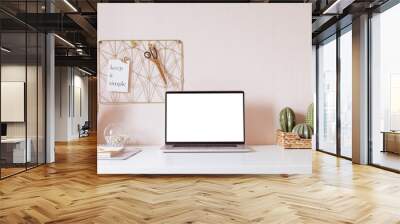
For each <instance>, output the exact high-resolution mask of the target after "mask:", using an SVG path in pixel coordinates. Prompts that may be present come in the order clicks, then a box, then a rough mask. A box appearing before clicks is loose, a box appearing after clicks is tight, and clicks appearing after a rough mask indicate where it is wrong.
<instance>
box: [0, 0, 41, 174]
mask: <svg viewBox="0 0 400 224" xmlns="http://www.w3.org/2000/svg"><path fill="white" fill-rule="evenodd" d="M38 2H39V1H35V2H30V3H29V4H28V5H27V3H26V2H24V1H20V2H19V3H18V7H19V8H20V9H23V10H24V11H25V12H34V11H32V10H39V5H38V4H39V3H38ZM1 4H2V3H0V6H1ZM34 4H37V5H34ZM0 20H2V21H5V20H7V21H8V23H10V22H11V23H13V24H12V27H13V29H12V30H10V29H9V27H7V23H3V22H0V26H1V27H0V47H1V48H0V49H1V50H0V51H1V56H0V68H1V69H0V81H1V86H0V90H1V91H0V92H1V98H0V102H1V105H0V111H1V115H0V121H1V144H0V178H1V179H3V178H6V177H8V176H11V175H14V174H16V173H19V172H23V171H25V170H27V169H30V168H33V167H36V166H38V165H40V164H43V163H45V156H46V155H45V89H46V88H45V87H46V86H45V58H46V54H45V41H46V40H45V35H44V34H43V33H41V32H39V31H37V30H35V29H34V28H32V27H30V26H28V25H27V24H24V23H22V22H18V21H15V20H14V18H12V17H11V16H10V15H8V14H4V13H3V12H0Z"/></svg>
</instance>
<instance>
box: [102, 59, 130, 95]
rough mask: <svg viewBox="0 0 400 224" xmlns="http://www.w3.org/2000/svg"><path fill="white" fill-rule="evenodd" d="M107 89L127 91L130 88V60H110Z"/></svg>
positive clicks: (110, 90)
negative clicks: (125, 61)
mask: <svg viewBox="0 0 400 224" xmlns="http://www.w3.org/2000/svg"><path fill="white" fill-rule="evenodd" d="M107 76H108V77H107V90H108V91H109V92H120V93H127V92H128V90H129V62H127V63H124V62H122V61H121V60H119V59H112V60H110V61H109V62H108V74H107Z"/></svg>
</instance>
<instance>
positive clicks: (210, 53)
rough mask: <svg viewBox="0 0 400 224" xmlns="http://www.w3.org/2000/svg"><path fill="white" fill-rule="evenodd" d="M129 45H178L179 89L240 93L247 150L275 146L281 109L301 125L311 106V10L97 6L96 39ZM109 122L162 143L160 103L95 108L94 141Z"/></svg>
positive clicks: (245, 6) (257, 6) (259, 6)
mask: <svg viewBox="0 0 400 224" xmlns="http://www.w3.org/2000/svg"><path fill="white" fill-rule="evenodd" d="M289 15H290V16H289ZM131 39H133V40H134V39H137V40H157V39H173V40H175V39H179V40H182V41H183V48H184V75H185V84H184V89H185V90H244V91H245V92H246V140H247V143H248V144H273V143H274V141H275V137H274V135H275V130H276V129H277V128H278V127H279V122H278V114H279V111H280V109H281V108H283V107H285V106H290V107H292V108H293V109H294V110H295V111H296V112H297V117H298V118H300V119H299V120H300V121H302V120H303V119H304V113H305V111H306V109H307V106H308V105H309V104H310V103H311V102H312V99H313V97H312V92H313V91H312V90H313V86H312V57H311V55H312V46H311V5H310V4H262V3H257V4H255V3H254V4H147V3H146V4H115V3H113V4H99V7H98V40H131ZM99 91H104V90H101V89H100V90H99ZM110 122H115V123H123V125H124V127H125V129H126V130H127V132H128V133H129V135H130V136H132V138H133V139H135V140H136V142H137V143H138V144H162V143H163V142H164V105H163V104H122V105H103V104H100V105H99V114H98V135H99V138H98V141H99V142H100V143H102V142H103V141H104V139H103V131H102V130H103V129H104V128H105V126H106V125H107V124H108V123H110Z"/></svg>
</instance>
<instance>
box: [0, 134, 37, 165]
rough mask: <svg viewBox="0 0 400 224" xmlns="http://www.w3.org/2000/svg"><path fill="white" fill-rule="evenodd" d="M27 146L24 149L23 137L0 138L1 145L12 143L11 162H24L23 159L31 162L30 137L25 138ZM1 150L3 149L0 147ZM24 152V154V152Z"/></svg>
mask: <svg viewBox="0 0 400 224" xmlns="http://www.w3.org/2000/svg"><path fill="white" fill-rule="evenodd" d="M27 142H28V144H27V146H28V147H26V151H25V138H6V139H1V144H2V145H14V147H13V149H12V150H13V152H12V156H13V160H12V162H13V163H25V160H26V159H27V161H26V162H31V160H32V159H31V157H32V153H31V151H32V150H31V144H32V141H31V139H30V138H28V139H27ZM2 150H3V149H2ZM25 153H26V154H25Z"/></svg>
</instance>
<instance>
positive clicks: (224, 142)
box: [161, 91, 252, 153]
mask: <svg viewBox="0 0 400 224" xmlns="http://www.w3.org/2000/svg"><path fill="white" fill-rule="evenodd" d="M244 118H245V117H244V92H243V91H179V92H178V91H167V92H166V93H165V145H164V146H163V147H162V148H161V149H162V151H163V152H165V153H179V152H216V153H219V152H250V151H252V150H251V149H250V148H248V147H247V146H246V145H245V119H244Z"/></svg>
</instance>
